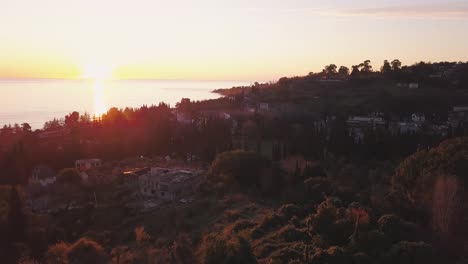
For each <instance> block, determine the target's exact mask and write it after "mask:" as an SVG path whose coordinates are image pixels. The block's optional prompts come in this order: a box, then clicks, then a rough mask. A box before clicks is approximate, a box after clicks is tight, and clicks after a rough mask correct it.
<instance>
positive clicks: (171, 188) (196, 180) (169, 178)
mask: <svg viewBox="0 0 468 264" xmlns="http://www.w3.org/2000/svg"><path fill="white" fill-rule="evenodd" d="M200 179H201V173H200V172H192V171H186V170H177V171H174V172H172V173H169V174H167V175H163V176H161V177H160V180H159V186H158V187H159V193H158V195H159V198H161V199H162V200H166V201H177V200H179V199H181V198H182V197H184V196H189V195H193V194H194V192H195V190H196V188H197V187H198V186H199V184H200Z"/></svg>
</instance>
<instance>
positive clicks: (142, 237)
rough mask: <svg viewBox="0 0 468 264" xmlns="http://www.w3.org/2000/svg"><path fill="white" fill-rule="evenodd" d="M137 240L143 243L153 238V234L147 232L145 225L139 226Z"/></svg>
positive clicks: (136, 229)
mask: <svg viewBox="0 0 468 264" xmlns="http://www.w3.org/2000/svg"><path fill="white" fill-rule="evenodd" d="M135 240H136V242H138V244H140V245H142V244H145V243H148V242H149V241H150V240H151V236H150V235H149V234H148V233H147V232H146V230H145V227H143V226H138V227H136V228H135Z"/></svg>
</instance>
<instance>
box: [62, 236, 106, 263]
mask: <svg viewBox="0 0 468 264" xmlns="http://www.w3.org/2000/svg"><path fill="white" fill-rule="evenodd" d="M66 256H67V261H68V263H70V264H81V263H89V264H100V263H105V262H106V261H107V256H106V253H105V252H104V249H103V248H102V246H101V245H100V244H98V243H97V242H95V241H93V240H91V239H88V238H80V239H79V240H78V241H76V242H75V243H73V244H72V245H71V246H70V247H69V248H68V249H67V251H66Z"/></svg>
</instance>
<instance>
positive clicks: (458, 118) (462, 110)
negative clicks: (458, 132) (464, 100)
mask: <svg viewBox="0 0 468 264" xmlns="http://www.w3.org/2000/svg"><path fill="white" fill-rule="evenodd" d="M448 124H449V125H450V126H452V128H457V127H465V126H468V106H455V107H453V108H452V111H450V112H449V113H448Z"/></svg>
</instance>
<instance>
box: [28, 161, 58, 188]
mask: <svg viewBox="0 0 468 264" xmlns="http://www.w3.org/2000/svg"><path fill="white" fill-rule="evenodd" d="M56 180H57V177H56V172H55V171H54V170H53V169H51V168H50V167H47V166H44V165H42V166H38V167H35V168H34V169H33V170H32V173H31V178H29V184H30V185H36V184H38V185H40V186H41V187H47V186H48V185H51V184H54V183H55V181H56Z"/></svg>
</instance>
